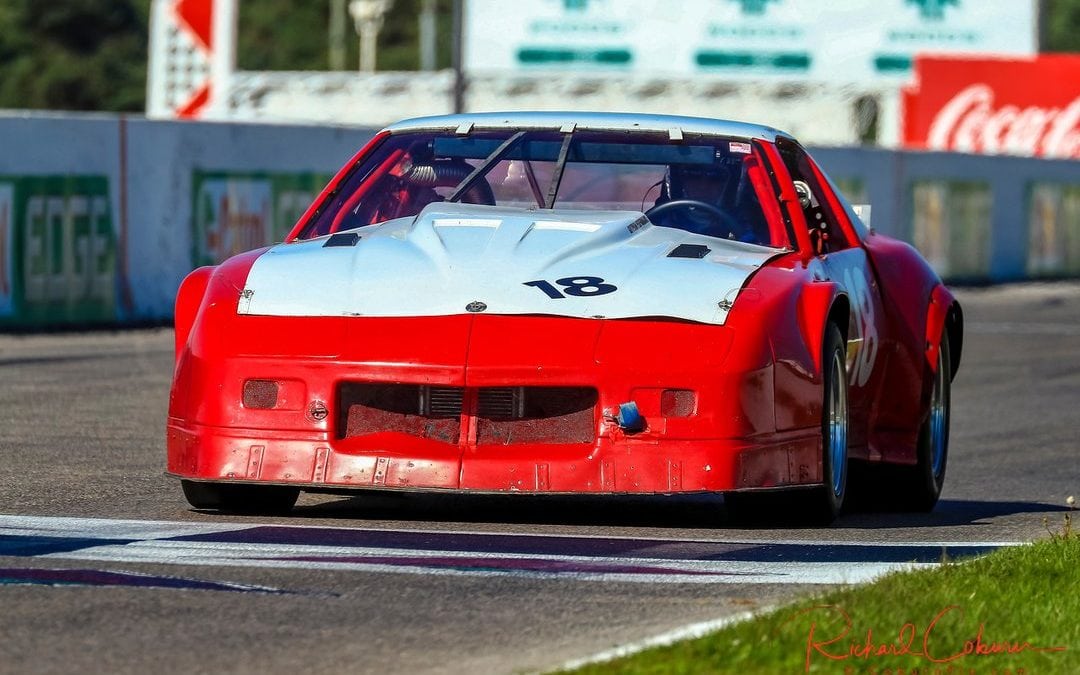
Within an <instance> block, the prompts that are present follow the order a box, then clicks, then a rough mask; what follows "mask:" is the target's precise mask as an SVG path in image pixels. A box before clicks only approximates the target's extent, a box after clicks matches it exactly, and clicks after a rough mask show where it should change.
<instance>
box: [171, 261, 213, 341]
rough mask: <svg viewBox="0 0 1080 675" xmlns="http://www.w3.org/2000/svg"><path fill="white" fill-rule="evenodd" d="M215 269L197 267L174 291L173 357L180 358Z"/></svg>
mask: <svg viewBox="0 0 1080 675" xmlns="http://www.w3.org/2000/svg"><path fill="white" fill-rule="evenodd" d="M215 269H217V268H216V267H214V266H212V265H208V266H205V267H199V268H197V269H195V270H193V271H192V272H191V273H190V274H188V275H187V276H186V277H184V280H183V282H181V283H180V289H179V290H178V291H177V292H176V305H175V307H174V310H173V328H174V340H175V349H176V352H175V358H176V359H177V360H179V359H180V353H181V352H182V351H183V350H184V346H185V345H187V341H188V336H189V335H190V334H191V327H192V325H193V324H194V323H195V316H196V315H197V314H198V313H199V307H200V306H201V305H202V301H203V296H204V295H206V286H207V285H208V284H209V283H210V278H211V277H212V276H213V274H214V270H215Z"/></svg>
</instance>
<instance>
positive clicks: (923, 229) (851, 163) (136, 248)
mask: <svg viewBox="0 0 1080 675" xmlns="http://www.w3.org/2000/svg"><path fill="white" fill-rule="evenodd" d="M373 133H374V130H373V129H357V128H343V127H326V126H321V127H312V126H286V125H268V124H247V123H244V124H240V123H210V122H171V121H149V120H145V119H142V118H137V117H116V116H87V115H38V114H35V115H32V116H9V117H0V148H3V152H0V329H23V328H38V327H45V326H58V325H73V324H77V325H87V324H123V323H135V322H146V321H164V320H168V319H169V318H171V316H172V308H173V305H172V303H173V298H174V295H175V293H176V289H177V287H178V286H179V285H180V281H181V280H182V279H183V278H184V275H185V274H187V273H188V272H189V271H191V270H192V269H194V268H195V267H198V266H200V265H206V264H214V263H216V262H218V261H220V260H222V259H224V258H226V257H228V256H229V255H232V254H234V253H238V252H240V251H243V250H247V249H250V248H254V247H257V246H260V245H262V244H264V243H269V242H274V241H281V239H282V238H283V237H284V236H285V233H286V232H288V230H289V229H290V227H291V226H292V224H293V223H294V222H295V220H296V219H297V218H298V217H299V215H300V214H301V213H302V212H303V210H304V208H305V207H306V206H307V204H308V203H309V202H310V201H311V200H312V199H313V198H314V197H315V195H317V194H318V192H319V190H320V189H321V188H322V186H323V185H324V184H325V183H326V182H327V181H328V180H329V178H330V177H331V176H332V174H333V173H334V172H335V171H336V170H337V169H338V168H339V167H340V166H341V165H342V164H343V163H344V162H345V161H347V160H348V158H349V157H350V156H352V154H353V153H354V152H355V151H356V149H358V148H359V147H360V146H361V145H362V144H363V143H364V142H365V141H366V140H367V139H369V138H370V137H371V136H372V134H373ZM811 152H812V154H813V155H814V156H815V157H816V158H817V159H818V160H819V161H820V163H821V164H822V165H823V167H824V168H825V169H826V171H827V172H828V173H829V174H830V175H831V176H832V177H833V179H834V180H835V181H836V182H837V183H838V184H839V185H840V187H841V189H842V190H843V191H844V192H845V194H847V196H848V198H849V200H850V201H852V202H853V203H871V204H872V205H873V210H872V222H871V224H872V225H873V227H874V228H875V229H876V230H878V231H879V232H882V233H884V234H889V235H892V236H896V237H899V238H901V239H904V240H907V241H910V242H912V243H914V244H915V245H916V246H918V247H919V249H920V250H922V251H923V253H924V255H926V256H927V258H928V259H929V260H930V262H931V263H932V264H933V265H934V266H935V268H936V269H938V271H939V272H940V273H941V274H942V275H943V276H945V277H946V279H949V280H952V281H965V282H1004V281H1018V280H1023V279H1030V278H1037V277H1077V276H1080V162H1075V161H1054V160H1038V159H1026V158H1014V157H986V156H974V155H961V154H952V153H912V152H897V151H888V150H879V149H870V148H818V149H812V150H811Z"/></svg>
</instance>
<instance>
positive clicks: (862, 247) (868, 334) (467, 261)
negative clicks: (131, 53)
mask: <svg viewBox="0 0 1080 675" xmlns="http://www.w3.org/2000/svg"><path fill="white" fill-rule="evenodd" d="M859 213H860V211H857V209H856V208H855V207H852V206H850V205H849V204H848V203H847V202H846V201H845V200H844V197H843V196H842V195H841V194H840V193H839V191H838V190H837V189H836V187H835V186H834V185H833V184H832V183H831V182H830V181H829V178H828V177H827V176H826V175H825V174H824V173H823V172H822V170H821V169H820V168H819V167H818V166H817V164H816V163H815V162H814V160H813V159H812V158H811V157H810V156H809V155H808V154H807V153H806V151H805V150H803V148H802V147H800V146H799V144H798V143H797V142H796V141H795V139H793V138H791V137H790V136H788V135H786V134H784V133H782V132H779V131H776V130H774V129H770V128H768V127H762V126H756V125H750V124H742V123H737V122H726V121H720V120H710V119H697V118H688V117H674V116H660V115H631V114H582V113H506V114H474V115H460V116H444V117H431V118H422V119H416V120H409V121H405V122H401V123H398V124H395V125H392V126H390V127H389V128H387V129H385V130H384V131H382V132H381V133H379V134H378V135H377V136H375V138H374V139H372V140H371V142H370V143H369V144H368V145H367V146H366V147H365V148H363V149H362V150H361V151H360V152H359V153H358V154H357V155H356V156H355V157H354V158H353V159H352V160H351V161H350V162H349V163H348V164H347V165H346V166H345V167H344V168H343V169H342V170H341V171H340V172H339V173H338V174H337V176H336V177H335V178H334V179H333V180H332V181H331V182H330V184H329V185H328V186H327V187H326V189H325V190H323V192H322V194H321V195H320V196H319V197H318V199H317V200H316V201H315V202H314V203H313V204H312V205H311V207H310V208H309V209H308V211H307V213H305V215H304V216H303V217H302V218H301V219H300V221H299V222H298V223H297V225H296V227H295V229H294V230H293V231H292V232H291V233H290V234H289V237H288V239H287V240H286V241H285V243H283V244H280V245H277V246H271V247H268V248H262V249H259V250H255V251H251V252H249V253H244V254H241V255H238V256H236V257H234V258H231V259H230V260H227V261H225V262H224V263H222V264H221V265H218V266H216V267H202V268H199V269H197V270H195V271H194V272H192V273H191V274H190V275H189V276H188V277H187V278H186V279H185V280H184V282H183V284H182V285H181V287H180V290H179V292H178V294H177V300H176V371H175V376H174V380H173V386H172V394H171V398H170V404H169V420H168V471H169V473H170V474H171V475H173V476H176V477H178V478H180V479H181V483H182V485H183V489H184V494H185V496H186V497H187V499H188V501H189V502H190V503H191V505H192V506H194V507H195V508H199V509H220V510H226V511H266V512H271V511H279V512H280V511H286V510H288V509H289V508H291V507H292V505H293V504H294V503H295V501H296V499H297V496H298V494H299V493H300V491H301V490H308V491H333V492H340V491H342V490H357V491H359V490H364V489H382V490H388V489H400V490H426V489H431V490H454V491H461V492H477V493H481V492H487V493H493V492H494V493H502V492H525V493H664V494H669V493H682V492H721V493H725V501H726V502H727V504H728V506H729V508H730V509H731V510H733V511H734V512H735V514H736V515H744V516H752V515H753V514H754V513H756V512H757V511H758V509H761V508H763V507H766V506H768V505H769V500H772V499H775V498H777V497H778V494H777V493H781V496H783V498H784V499H787V500H790V494H786V493H793V494H794V493H797V494H798V500H799V501H800V502H802V503H801V504H800V506H799V509H800V511H803V512H805V513H809V514H813V515H814V516H815V517H816V518H817V519H818V520H821V521H828V520H831V519H832V518H833V517H835V516H836V514H837V513H838V512H839V511H840V510H841V509H842V508H843V507H844V505H845V501H848V500H849V497H850V493H851V491H852V490H853V489H856V488H860V487H870V488H871V489H876V486H878V485H882V486H884V485H888V486H890V487H891V488H893V490H892V493H891V494H893V495H894V498H895V500H896V501H895V503H894V505H893V506H895V507H897V508H905V509H924V510H926V509H931V508H933V506H934V504H935V503H936V501H937V499H938V495H939V494H940V491H941V486H942V482H943V480H944V476H945V464H946V459H947V456H948V440H949V390H950V381H951V380H952V378H953V376H954V375H955V373H956V369H957V365H958V364H959V361H960V351H961V347H962V339H963V320H962V315H961V311H960V307H959V305H958V304H957V302H956V300H955V299H954V298H953V296H952V295H951V294H950V293H949V291H948V290H947V289H946V288H945V286H944V285H942V282H941V280H940V279H939V278H938V277H937V275H936V274H935V273H934V272H933V271H932V270H931V269H930V267H929V266H928V265H927V263H926V262H925V261H924V260H923V259H922V257H920V256H919V254H918V253H917V252H916V251H915V250H914V249H913V248H912V247H911V246H909V245H907V244H905V243H902V242H899V241H896V240H894V239H890V238H888V237H885V236H882V235H880V234H876V233H875V232H874V231H873V230H872V229H869V228H868V227H867V225H866V224H864V220H863V219H862V218H861V217H860V215H859ZM857 463H858V464H862V465H866V466H868V467H872V469H873V470H872V472H867V473H865V474H864V473H858V474H853V473H852V471H851V469H853V468H855V465H856V464H857ZM864 475H869V476H873V481H874V485H870V486H868V485H858V483H859V482H860V480H858V479H859V478H862V477H863V476H864ZM849 478H851V480H849ZM863 482H866V481H863Z"/></svg>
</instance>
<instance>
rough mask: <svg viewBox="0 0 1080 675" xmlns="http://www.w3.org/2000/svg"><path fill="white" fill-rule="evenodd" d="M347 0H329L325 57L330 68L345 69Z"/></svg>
mask: <svg viewBox="0 0 1080 675" xmlns="http://www.w3.org/2000/svg"><path fill="white" fill-rule="evenodd" d="M348 2H349V0H330V40H329V43H330V44H329V49H328V50H327V52H328V53H327V58H328V60H329V63H330V70H345V53H346V47H345V31H346V29H345V19H346V16H347V10H346V8H345V6H346V5H347V4H348Z"/></svg>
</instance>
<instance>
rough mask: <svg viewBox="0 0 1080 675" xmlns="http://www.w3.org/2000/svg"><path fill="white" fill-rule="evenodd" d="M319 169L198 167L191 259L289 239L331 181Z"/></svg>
mask: <svg viewBox="0 0 1080 675" xmlns="http://www.w3.org/2000/svg"><path fill="white" fill-rule="evenodd" d="M330 178H331V176H330V174H316V173H273V174H269V173H225V172H209V173H208V172H201V171H196V172H195V174H194V176H193V179H192V183H191V184H192V191H193V193H194V195H193V200H194V201H193V204H192V214H193V220H194V222H193V232H192V241H193V242H194V247H193V250H192V263H193V264H194V265H195V266H200V265H216V264H217V263H219V262H221V261H223V260H225V259H226V258H229V257H231V256H234V255H236V254H237V253H243V252H244V251H250V250H251V249H253V248H258V247H260V246H266V245H267V244H271V243H274V242H280V241H282V240H284V238H285V235H287V234H288V233H289V230H291V229H292V226H293V225H294V224H296V221H297V220H298V219H299V218H300V216H301V215H303V213H304V211H305V210H306V209H307V207H308V205H309V204H311V202H312V200H314V199H315V197H317V196H318V194H319V191H320V190H322V188H323V186H324V185H326V183H327V182H328V181H329V180H330Z"/></svg>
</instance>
